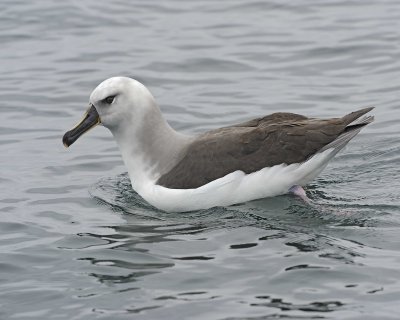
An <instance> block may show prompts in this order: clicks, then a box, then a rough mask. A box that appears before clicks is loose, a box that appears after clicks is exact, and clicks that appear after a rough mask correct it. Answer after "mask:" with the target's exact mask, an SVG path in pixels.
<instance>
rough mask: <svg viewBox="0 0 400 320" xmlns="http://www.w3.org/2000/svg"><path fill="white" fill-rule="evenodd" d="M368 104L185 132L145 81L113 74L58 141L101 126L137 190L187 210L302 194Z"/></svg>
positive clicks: (359, 124) (354, 129) (355, 129)
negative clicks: (322, 114)
mask: <svg viewBox="0 0 400 320" xmlns="http://www.w3.org/2000/svg"><path fill="white" fill-rule="evenodd" d="M372 109H373V108H365V109H361V110H358V111H355V112H352V113H350V114H347V115H345V116H344V117H342V118H331V119H316V118H307V117H305V116H302V115H299V114H294V113H286V112H278V113H273V114H270V115H267V116H264V117H261V118H256V119H253V120H250V121H247V122H243V123H239V124H235V125H231V126H227V127H223V128H219V129H215V130H211V131H208V132H205V133H203V134H200V135H197V136H189V135H184V134H182V133H179V132H176V131H175V130H174V129H172V128H171V127H170V125H169V124H168V123H167V122H166V120H165V119H164V117H163V116H162V114H161V111H160V109H159V107H158V106H157V103H156V102H155V99H154V98H153V96H152V95H151V93H150V92H149V90H148V89H147V88H146V87H145V86H144V85H143V84H141V83H140V82H138V81H136V80H134V79H131V78H127V77H113V78H110V79H107V80H105V81H103V82H102V83H101V84H99V85H98V86H97V88H96V89H94V91H93V92H92V94H91V95H90V103H89V109H88V110H87V111H86V114H85V116H84V118H83V119H82V121H81V122H79V123H78V124H77V125H76V126H75V127H74V128H73V129H71V130H70V131H68V132H67V133H65V135H64V137H63V143H64V145H65V146H66V147H69V146H70V145H71V144H73V143H74V142H75V141H76V140H77V139H78V138H79V137H80V136H81V135H82V134H83V133H85V132H86V131H88V130H89V129H91V128H92V127H94V126H96V125H98V124H102V125H103V126H105V127H107V128H108V129H109V130H110V131H111V133H112V134H113V136H114V138H115V140H116V141H117V144H118V146H119V149H120V151H121V154H122V158H123V160H124V163H125V165H126V167H127V168H128V173H129V177H130V180H131V184H132V187H133V189H134V190H135V191H136V192H137V193H138V194H139V195H140V196H142V197H143V198H144V199H145V200H146V201H147V202H149V203H150V204H151V205H153V206H155V207H157V208H159V209H161V210H165V211H191V210H198V209H205V208H210V207H214V206H229V205H232V204H236V203H242V202H246V201H250V200H255V199H259V198H265V197H273V196H277V195H281V194H285V193H289V192H292V193H295V194H297V195H299V196H301V197H303V198H305V197H306V195H305V192H304V190H303V188H302V186H304V185H306V184H307V183H308V182H310V181H311V180H313V179H314V178H315V177H317V176H318V175H319V174H320V173H321V171H322V170H323V169H324V168H325V167H326V165H327V164H328V162H329V161H330V160H331V159H332V158H333V157H334V156H335V155H336V154H337V153H338V152H339V151H340V150H341V149H342V148H343V147H344V146H345V145H346V144H347V143H348V142H349V141H350V140H351V139H352V138H354V137H355V136H356V135H357V134H358V133H359V132H360V130H361V129H362V128H363V127H364V126H366V125H367V124H369V123H371V122H372V121H373V120H374V118H373V117H372V116H364V117H362V116H363V115H364V114H366V113H367V112H369V111H371V110H372Z"/></svg>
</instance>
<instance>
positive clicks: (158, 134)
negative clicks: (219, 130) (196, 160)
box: [112, 107, 193, 184]
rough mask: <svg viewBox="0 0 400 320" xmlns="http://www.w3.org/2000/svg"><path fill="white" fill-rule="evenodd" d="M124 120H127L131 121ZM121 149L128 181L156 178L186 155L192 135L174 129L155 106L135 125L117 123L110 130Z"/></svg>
mask: <svg viewBox="0 0 400 320" xmlns="http://www.w3.org/2000/svg"><path fill="white" fill-rule="evenodd" d="M129 120H131V121H132V120H133V119H126V121H127V122H131V121H129ZM131 123H132V122H131ZM112 133H113V135H114V137H115V139H116V141H117V143H118V146H119V148H120V150H121V154H122V157H123V160H124V162H125V165H126V167H127V168H128V172H129V175H130V178H131V180H132V184H134V181H135V180H137V181H138V184H140V181H143V180H152V181H156V180H158V178H159V177H160V176H162V175H163V174H165V173H167V172H169V171H170V170H171V169H172V168H173V167H174V166H175V165H176V164H177V163H178V162H179V161H180V160H181V159H182V158H183V157H184V155H185V154H186V150H187V147H188V145H189V144H190V142H191V141H192V140H193V138H192V137H190V136H186V135H184V134H181V133H178V132H176V131H175V130H174V129H172V128H171V127H170V125H169V124H168V123H167V122H166V121H165V119H164V118H163V116H162V114H161V112H160V110H159V109H158V107H156V108H155V109H153V110H152V112H150V113H148V114H146V115H145V116H144V118H143V119H142V120H141V124H140V125H138V126H137V127H133V126H132V125H128V123H126V124H125V125H121V126H120V127H119V128H115V129H114V130H112Z"/></svg>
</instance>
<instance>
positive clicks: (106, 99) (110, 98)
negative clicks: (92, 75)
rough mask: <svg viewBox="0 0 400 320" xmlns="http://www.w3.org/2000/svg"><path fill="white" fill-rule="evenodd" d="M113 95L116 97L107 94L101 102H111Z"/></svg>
mask: <svg viewBox="0 0 400 320" xmlns="http://www.w3.org/2000/svg"><path fill="white" fill-rule="evenodd" d="M115 97H116V95H114V96H108V97H107V98H104V99H103V100H102V102H103V103H105V104H111V103H113V101H114V98H115Z"/></svg>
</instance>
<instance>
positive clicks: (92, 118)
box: [62, 104, 101, 148]
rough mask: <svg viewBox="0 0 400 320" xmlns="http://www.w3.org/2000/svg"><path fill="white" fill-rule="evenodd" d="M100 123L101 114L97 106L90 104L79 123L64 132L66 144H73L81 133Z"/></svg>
mask: <svg viewBox="0 0 400 320" xmlns="http://www.w3.org/2000/svg"><path fill="white" fill-rule="evenodd" d="M100 123H101V120H100V116H99V114H98V113H97V110H96V108H95V107H94V105H93V104H90V105H89V109H88V110H87V111H86V113H85V114H84V116H83V118H82V120H81V121H79V123H78V124H77V125H76V126H75V127H73V128H72V129H71V130H69V131H67V132H66V133H65V134H64V137H63V139H62V140H63V144H64V146H65V147H66V148H68V147H69V146H70V145H71V144H73V143H74V142H75V141H76V140H78V138H79V137H80V136H81V135H83V134H84V133H85V132H87V131H89V130H90V129H91V128H94V127H95V126H97V125H98V124H100Z"/></svg>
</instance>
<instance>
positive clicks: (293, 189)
mask: <svg viewBox="0 0 400 320" xmlns="http://www.w3.org/2000/svg"><path fill="white" fill-rule="evenodd" d="M289 192H290V193H292V194H294V195H295V196H298V197H300V199H301V200H303V201H304V202H305V203H310V202H311V200H310V199H309V198H308V197H307V194H306V192H305V191H304V189H303V187H302V186H298V185H295V186H293V187H291V188H290V189H289Z"/></svg>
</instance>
